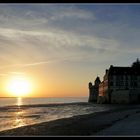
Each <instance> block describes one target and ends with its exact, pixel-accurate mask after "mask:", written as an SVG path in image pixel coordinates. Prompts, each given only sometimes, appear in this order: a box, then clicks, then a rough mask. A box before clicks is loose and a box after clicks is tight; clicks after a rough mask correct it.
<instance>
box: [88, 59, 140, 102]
mask: <svg viewBox="0 0 140 140" xmlns="http://www.w3.org/2000/svg"><path fill="white" fill-rule="evenodd" d="M88 87H89V100H88V101H89V102H94V103H140V61H139V59H138V58H137V60H136V61H135V62H133V63H132V65H131V66H130V67H118V66H113V65H111V66H110V68H109V69H106V71H105V75H104V77H103V81H102V82H101V81H100V78H99V77H97V78H96V79H95V82H94V85H93V84H92V83H91V82H89V85H88Z"/></svg>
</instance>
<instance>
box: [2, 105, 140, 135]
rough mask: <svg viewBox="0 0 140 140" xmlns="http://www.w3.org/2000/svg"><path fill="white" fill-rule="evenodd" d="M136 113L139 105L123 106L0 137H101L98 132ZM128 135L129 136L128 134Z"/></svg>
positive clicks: (16, 130) (20, 130) (5, 132)
mask: <svg viewBox="0 0 140 140" xmlns="http://www.w3.org/2000/svg"><path fill="white" fill-rule="evenodd" d="M136 113H140V105H128V106H126V105H125V106H122V107H119V108H116V109H112V110H110V111H103V112H96V113H92V114H88V115H79V116H74V117H71V118H64V119H58V120H55V121H50V122H43V123H39V124H34V125H29V126H23V127H19V128H15V129H11V130H5V131H1V132H0V136H101V134H100V133H99V132H100V131H102V130H103V129H106V128H109V127H111V126H113V125H115V124H116V123H117V122H119V121H123V120H125V119H126V118H128V117H129V116H131V115H133V114H136ZM108 135H111V133H109V134H108ZM128 135H131V134H130V132H129V134H128Z"/></svg>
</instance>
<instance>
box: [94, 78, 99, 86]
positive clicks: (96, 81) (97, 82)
mask: <svg viewBox="0 0 140 140" xmlns="http://www.w3.org/2000/svg"><path fill="white" fill-rule="evenodd" d="M100 83H101V81H100V78H99V77H98V76H97V78H96V79H95V81H94V85H95V86H96V87H98V86H99V84H100Z"/></svg>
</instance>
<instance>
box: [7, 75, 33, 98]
mask: <svg viewBox="0 0 140 140" xmlns="http://www.w3.org/2000/svg"><path fill="white" fill-rule="evenodd" d="M6 90H7V91H8V93H10V95H11V94H12V96H16V97H25V96H26V95H27V94H29V93H30V92H31V91H32V84H31V82H30V81H29V80H28V79H27V78H25V77H24V76H13V77H11V79H9V80H8V82H7V85H6Z"/></svg>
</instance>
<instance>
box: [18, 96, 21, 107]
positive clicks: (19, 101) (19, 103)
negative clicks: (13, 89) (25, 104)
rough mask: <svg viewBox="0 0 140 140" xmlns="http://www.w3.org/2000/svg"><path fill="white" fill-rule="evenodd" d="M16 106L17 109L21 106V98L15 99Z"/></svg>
mask: <svg viewBox="0 0 140 140" xmlns="http://www.w3.org/2000/svg"><path fill="white" fill-rule="evenodd" d="M17 105H18V107H20V106H21V105H22V98H21V97H18V98H17Z"/></svg>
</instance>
